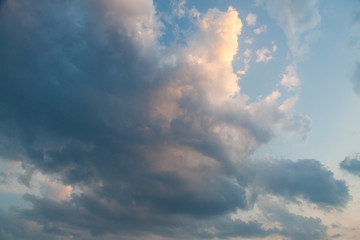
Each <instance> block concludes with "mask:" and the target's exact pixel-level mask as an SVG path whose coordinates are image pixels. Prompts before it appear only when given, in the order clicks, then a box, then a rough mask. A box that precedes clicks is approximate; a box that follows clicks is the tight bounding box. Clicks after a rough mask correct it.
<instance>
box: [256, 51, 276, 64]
mask: <svg viewBox="0 0 360 240" xmlns="http://www.w3.org/2000/svg"><path fill="white" fill-rule="evenodd" d="M255 53H256V56H257V58H256V62H264V63H268V62H269V61H270V60H271V59H272V56H271V55H270V54H271V51H270V50H269V49H267V48H262V49H258V50H256V52H255Z"/></svg>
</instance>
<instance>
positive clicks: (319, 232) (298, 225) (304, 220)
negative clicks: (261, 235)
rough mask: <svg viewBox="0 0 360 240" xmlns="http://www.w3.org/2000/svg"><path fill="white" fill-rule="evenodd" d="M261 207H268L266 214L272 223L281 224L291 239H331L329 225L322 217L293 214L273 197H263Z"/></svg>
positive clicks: (283, 232) (285, 233)
mask: <svg viewBox="0 0 360 240" xmlns="http://www.w3.org/2000/svg"><path fill="white" fill-rule="evenodd" d="M260 207H261V208H262V209H264V210H265V209H266V210H265V211H266V212H267V213H268V215H267V216H266V217H267V218H268V220H269V221H271V222H272V223H276V224H280V226H281V229H282V235H283V236H285V237H288V238H290V239H291V240H302V239H318V240H325V239H329V236H328V234H327V233H326V230H327V227H326V226H324V225H323V223H322V221H321V219H319V218H313V217H304V216H301V215H297V214H293V213H291V212H289V211H288V210H286V209H284V208H282V207H281V206H280V205H279V204H277V203H275V202H274V201H272V200H271V199H263V200H262V201H261V204H260Z"/></svg>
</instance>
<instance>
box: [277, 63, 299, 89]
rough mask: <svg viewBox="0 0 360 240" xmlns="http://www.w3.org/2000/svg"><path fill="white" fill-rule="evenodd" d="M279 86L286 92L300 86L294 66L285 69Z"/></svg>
mask: <svg viewBox="0 0 360 240" xmlns="http://www.w3.org/2000/svg"><path fill="white" fill-rule="evenodd" d="M280 83H281V85H282V86H284V87H285V88H286V89H287V90H288V91H291V90H293V89H294V88H296V87H297V86H299V84H300V80H299V78H298V76H297V73H296V69H295V67H294V65H289V66H287V67H286V69H285V73H284V74H283V77H282V79H281V82H280Z"/></svg>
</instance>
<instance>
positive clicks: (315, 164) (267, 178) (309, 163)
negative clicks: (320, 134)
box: [255, 159, 350, 208]
mask: <svg viewBox="0 0 360 240" xmlns="http://www.w3.org/2000/svg"><path fill="white" fill-rule="evenodd" d="M256 169H260V170H259V172H258V173H257V179H256V180H255V181H256V182H257V184H258V185H259V186H260V187H262V188H263V189H264V190H265V191H267V192H269V193H272V194H275V195H278V196H282V197H284V198H286V199H288V200H290V201H296V198H297V197H301V198H303V199H305V200H308V201H309V202H312V203H314V204H317V205H318V206H320V207H323V208H327V207H335V208H336V207H343V206H345V205H346V203H347V202H348V200H349V198H350V196H349V190H348V188H347V186H346V184H345V182H344V181H341V180H336V179H335V178H334V174H333V173H332V172H331V171H329V170H327V169H325V168H324V166H322V164H321V163H320V162H319V161H317V160H311V159H304V160H298V161H296V162H293V161H289V160H278V161H275V162H274V163H270V164H266V163H261V166H258V167H256Z"/></svg>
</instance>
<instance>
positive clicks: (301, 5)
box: [257, 0, 321, 56]
mask: <svg viewBox="0 0 360 240" xmlns="http://www.w3.org/2000/svg"><path fill="white" fill-rule="evenodd" d="M257 2H258V3H263V4H264V5H265V7H266V10H267V11H268V12H269V14H270V15H271V16H272V17H273V18H275V19H276V20H277V22H278V24H279V25H280V27H281V28H282V29H283V30H284V32H285V34H286V36H287V37H288V39H289V46H290V49H291V51H292V53H293V54H294V55H295V56H299V55H300V56H301V55H304V54H306V52H307V51H308V44H309V42H311V41H312V39H313V38H314V37H315V32H314V29H316V28H317V27H318V26H319V25H320V22H321V17H320V14H319V10H318V8H317V2H318V0H304V1H293V0H272V1H264V0H258V1H257Z"/></svg>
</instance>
